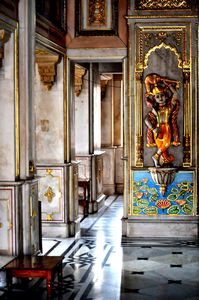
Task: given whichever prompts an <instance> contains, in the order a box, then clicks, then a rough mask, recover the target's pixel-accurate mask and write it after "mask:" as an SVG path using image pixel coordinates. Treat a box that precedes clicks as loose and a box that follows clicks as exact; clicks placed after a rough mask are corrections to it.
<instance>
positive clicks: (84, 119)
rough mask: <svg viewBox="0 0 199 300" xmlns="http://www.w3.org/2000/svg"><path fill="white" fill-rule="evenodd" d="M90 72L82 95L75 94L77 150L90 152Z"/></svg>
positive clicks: (85, 79) (77, 151) (84, 83)
mask: <svg viewBox="0 0 199 300" xmlns="http://www.w3.org/2000/svg"><path fill="white" fill-rule="evenodd" d="M88 78H89V76H88V72H87V73H86V75H85V76H84V78H83V85H82V90H81V93H80V95H79V96H78V97H77V96H76V95H75V97H74V99H75V152H76V154H77V155H78V154H88V153H89V94H88V89H89V82H88Z"/></svg>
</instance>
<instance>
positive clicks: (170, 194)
mask: <svg viewBox="0 0 199 300" xmlns="http://www.w3.org/2000/svg"><path fill="white" fill-rule="evenodd" d="M193 179H194V172H192V171H187V172H183V171H180V172H178V173H176V175H175V179H174V181H173V183H172V184H171V185H169V186H168V187H167V190H166V193H165V195H164V196H163V195H162V194H161V192H160V187H159V186H158V185H156V184H155V183H154V182H153V180H152V177H151V174H150V172H147V171H132V185H133V186H132V187H133V195H132V199H131V203H129V215H134V216H135V215H142V216H144V215H147V216H157V215H167V216H182V215H183V216H193V215H195V204H194V195H193V191H194V187H193V181H194V180H193Z"/></svg>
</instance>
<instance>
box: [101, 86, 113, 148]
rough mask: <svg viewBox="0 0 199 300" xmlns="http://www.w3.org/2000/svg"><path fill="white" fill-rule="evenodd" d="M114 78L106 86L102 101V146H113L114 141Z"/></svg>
mask: <svg viewBox="0 0 199 300" xmlns="http://www.w3.org/2000/svg"><path fill="white" fill-rule="evenodd" d="M112 85H113V82H112V80H109V81H108V83H107V87H106V94H105V97H104V99H102V101H101V143H102V146H111V145H112V142H113V132H112V131H113V115H112V111H113V107H112Z"/></svg>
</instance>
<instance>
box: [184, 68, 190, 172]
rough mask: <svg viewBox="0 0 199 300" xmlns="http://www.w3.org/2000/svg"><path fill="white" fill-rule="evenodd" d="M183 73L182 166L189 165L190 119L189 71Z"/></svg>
mask: <svg viewBox="0 0 199 300" xmlns="http://www.w3.org/2000/svg"><path fill="white" fill-rule="evenodd" d="M183 75H184V137H183V147H184V149H183V167H190V166H191V146H190V130H191V127H190V126H191V122H190V120H192V118H191V115H190V92H189V91H190V73H189V71H186V72H184V73H183Z"/></svg>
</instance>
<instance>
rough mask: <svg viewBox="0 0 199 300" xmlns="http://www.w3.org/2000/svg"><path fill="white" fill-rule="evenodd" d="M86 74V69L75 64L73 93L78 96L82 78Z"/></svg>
mask: <svg viewBox="0 0 199 300" xmlns="http://www.w3.org/2000/svg"><path fill="white" fill-rule="evenodd" d="M85 75H86V69H84V68H83V67H81V66H79V65H75V95H76V96H77V97H78V96H79V95H80V93H81V91H82V86H83V78H84V76H85Z"/></svg>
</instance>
